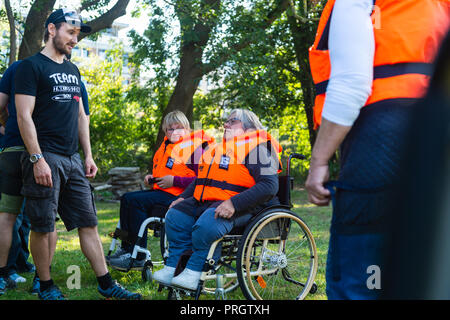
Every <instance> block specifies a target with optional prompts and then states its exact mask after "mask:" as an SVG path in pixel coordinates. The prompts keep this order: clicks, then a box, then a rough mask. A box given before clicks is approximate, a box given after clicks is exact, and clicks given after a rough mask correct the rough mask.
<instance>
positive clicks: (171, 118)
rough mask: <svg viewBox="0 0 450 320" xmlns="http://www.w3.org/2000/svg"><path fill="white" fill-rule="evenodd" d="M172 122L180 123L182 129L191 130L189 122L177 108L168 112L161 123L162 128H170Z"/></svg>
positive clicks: (165, 129)
mask: <svg viewBox="0 0 450 320" xmlns="http://www.w3.org/2000/svg"><path fill="white" fill-rule="evenodd" d="M174 124H181V125H182V126H183V128H184V129H186V130H191V126H190V124H189V120H188V119H187V118H186V116H185V115H184V113H183V112H181V111H179V110H175V111H172V112H169V113H168V114H167V115H166V116H165V117H164V120H163V123H162V129H163V130H164V132H166V131H167V129H169V128H170V126H172V125H174Z"/></svg>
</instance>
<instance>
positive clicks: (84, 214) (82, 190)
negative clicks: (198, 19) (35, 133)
mask: <svg viewBox="0 0 450 320" xmlns="http://www.w3.org/2000/svg"><path fill="white" fill-rule="evenodd" d="M43 155H44V159H45V161H46V162H47V163H48V165H49V167H50V169H51V171H52V182H53V187H51V188H50V187H46V186H43V185H40V184H37V183H36V180H35V178H34V173H33V164H32V163H31V162H30V159H29V158H30V156H29V154H28V153H27V152H24V153H23V154H22V157H21V165H22V175H23V186H22V195H23V196H24V197H25V198H26V202H25V213H26V215H27V216H28V217H29V219H30V222H31V230H33V231H35V232H52V231H53V230H54V228H55V218H56V214H57V213H59V216H60V217H61V220H62V221H63V222H64V225H65V227H66V229H67V231H70V230H73V229H76V228H83V227H94V226H96V225H97V210H96V208H95V203H94V196H93V194H92V187H91V185H90V183H89V181H88V179H87V178H86V175H85V172H84V166H83V163H82V161H81V158H80V155H79V154H78V153H75V154H74V155H72V156H64V155H59V154H55V153H51V152H43Z"/></svg>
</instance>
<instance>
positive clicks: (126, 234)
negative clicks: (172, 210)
mask: <svg viewBox="0 0 450 320" xmlns="http://www.w3.org/2000/svg"><path fill="white" fill-rule="evenodd" d="M162 128H163V130H164V132H165V134H166V136H165V137H164V141H163V142H162V144H161V146H160V147H159V149H158V150H157V151H156V153H155V155H154V157H153V171H152V174H149V175H147V176H146V177H145V180H144V183H145V184H146V185H147V186H148V187H149V188H150V190H144V191H136V192H129V193H125V194H124V195H123V196H122V198H121V201H120V238H121V239H122V244H121V247H120V249H118V250H116V252H115V253H114V254H113V255H111V256H109V257H107V261H108V263H109V265H110V266H111V267H113V268H115V269H118V270H122V271H128V270H130V266H131V263H130V262H131V253H132V251H133V248H134V245H135V243H136V240H137V235H138V232H139V229H140V226H141V224H142V222H143V221H144V220H145V219H147V218H148V217H150V216H151V214H152V208H153V207H154V206H155V205H160V206H165V207H169V205H170V204H171V203H172V202H173V201H174V200H175V199H177V197H178V196H179V195H180V194H181V193H182V192H183V191H184V189H185V188H186V187H187V186H188V185H189V184H190V183H191V182H192V181H193V180H194V179H195V177H196V175H197V170H198V163H199V160H200V157H201V155H202V154H203V151H204V150H205V149H206V148H207V146H208V145H210V144H212V143H214V138H211V137H209V136H207V135H206V134H205V133H204V132H203V130H198V131H195V132H192V131H191V129H190V125H189V121H188V119H187V118H186V116H185V115H184V114H183V113H182V112H180V111H174V112H171V113H169V114H167V115H166V116H165V118H164V120H163V123H162ZM141 241H142V243H141V245H143V246H145V247H146V243H147V235H146V234H144V237H143V238H142V240H141ZM144 260H145V255H144V254H142V253H139V254H138V256H137V257H136V260H135V261H133V264H132V268H131V269H135V270H136V269H138V270H139V269H142V267H143V265H144V263H145V261H144Z"/></svg>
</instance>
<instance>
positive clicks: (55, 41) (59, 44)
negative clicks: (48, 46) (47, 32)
mask: <svg viewBox="0 0 450 320" xmlns="http://www.w3.org/2000/svg"><path fill="white" fill-rule="evenodd" d="M52 41H53V47H54V48H55V50H56V51H57V52H58V53H60V54H64V55H68V54H71V53H72V50H67V49H66V48H65V45H64V44H63V43H62V41H61V39H60V37H59V35H58V33H56V36H55V37H54V38H53V39H52Z"/></svg>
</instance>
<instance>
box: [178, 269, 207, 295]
mask: <svg viewBox="0 0 450 320" xmlns="http://www.w3.org/2000/svg"><path fill="white" fill-rule="evenodd" d="M201 275H202V273H201V272H200V271H194V270H190V269H187V268H186V269H184V270H183V272H181V273H180V274H179V275H177V276H176V277H174V278H173V279H172V285H174V286H177V287H181V288H185V289H189V290H197V287H198V282H199V280H200V276H201Z"/></svg>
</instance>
